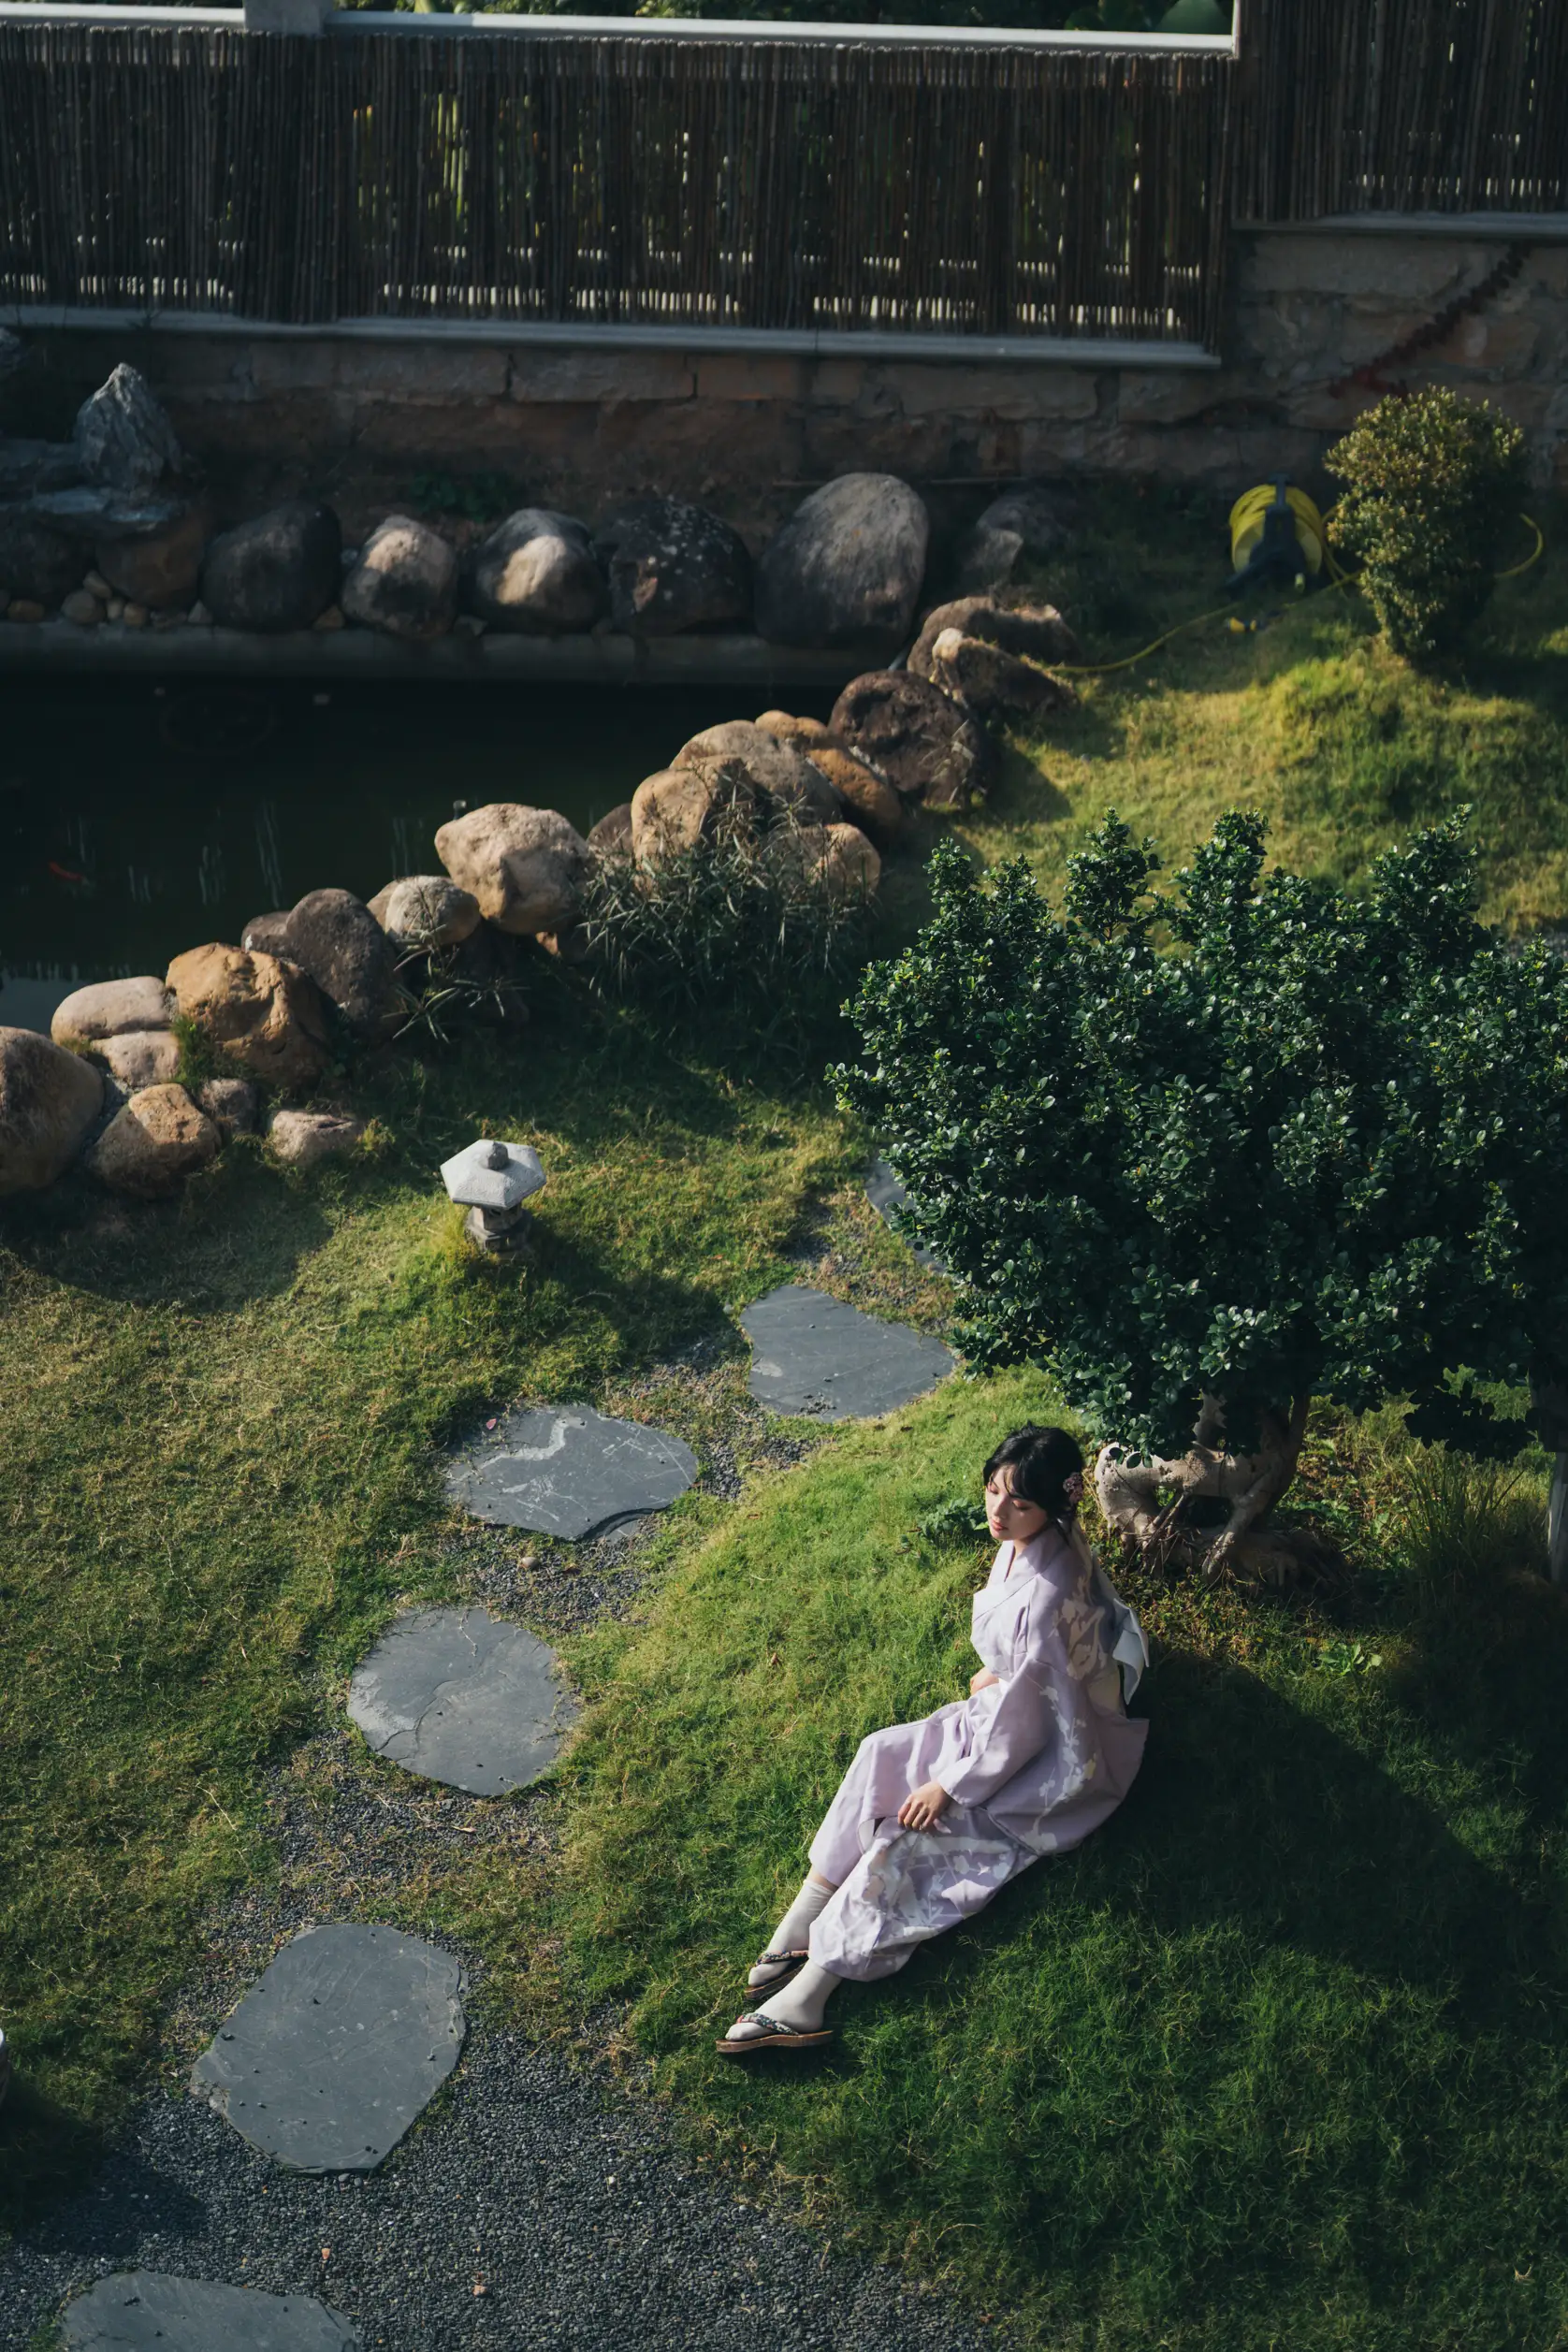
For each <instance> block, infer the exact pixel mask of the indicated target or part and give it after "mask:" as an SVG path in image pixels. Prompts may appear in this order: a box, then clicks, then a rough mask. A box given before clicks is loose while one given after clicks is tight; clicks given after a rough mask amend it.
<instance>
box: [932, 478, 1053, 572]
mask: <svg viewBox="0 0 1568 2352" xmlns="http://www.w3.org/2000/svg"><path fill="white" fill-rule="evenodd" d="M1082 525H1083V501H1082V499H1081V498H1080V497H1079V496H1078V494H1077V493H1076V491H1073V490H1070V489H1068V488H1067V486H1065V485H1064V484H1062V483H1054V482H1021V483H1019V485H1018V486H1017V487H1016V488H1014V489H1010V490H1004V492H1003V493H1002V496H1001V497H1000V498H997V499H993V500H992V501H991V504H990V505H989V506H988V507H987V508H986V510H985V512H984V514H983V515H980V519H979V521H978V522H977V523H976V524H975V526H974V529H973V530H971V531H969V532H968V533H967V535H966V536H965V538H964V539H963V540H962V541H961V542H960V543H959V547H958V551H957V556H956V559H955V562H954V566H953V575H954V584H955V586H956V587H957V588H958V590H959V592H960V593H961V594H968V595H985V594H988V593H991V594H994V593H995V591H996V590H997V589H998V588H1006V587H1007V585H1008V583H1009V580H1010V579H1011V578H1012V575H1013V573H1014V572H1015V570H1016V569H1017V567H1018V564H1019V562H1020V560H1021V559H1028V560H1030V561H1033V562H1037V563H1038V562H1039V561H1041V560H1042V559H1045V558H1046V557H1049V556H1053V555H1055V554H1056V553H1057V552H1058V550H1059V549H1061V548H1063V547H1065V546H1066V545H1067V543H1068V541H1069V540H1071V539H1072V538H1074V537H1075V536H1076V534H1077V533H1078V531H1079V530H1082Z"/></svg>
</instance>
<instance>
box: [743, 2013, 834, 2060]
mask: <svg viewBox="0 0 1568 2352" xmlns="http://www.w3.org/2000/svg"><path fill="white" fill-rule="evenodd" d="M735 2024H736V2025H753V2026H755V2027H756V2031H755V2032H754V2033H748V2034H743V2035H742V2036H741V2038H740V2040H738V2041H736V2040H732V2039H731V2036H730V2034H726V2035H725V2036H724V2039H723V2040H721V2041H716V2042H715V2043H714V2045H713V2046H714V2048H715V2049H716V2050H717V2051H718V2052H719V2055H720V2056H721V2057H725V2058H748V2057H750V2055H751V2054H752V2052H753V2051H754V2050H820V2048H821V2046H822V2044H823V2042H824V2041H832V2040H833V2039H834V2029H833V2027H832V2026H831V2025H818V2026H816V2027H815V2028H814V2029H811V2030H807V2028H806V2027H805V2026H802V2025H782V2024H781V2023H780V2022H779V2020H778V2019H777V2017H744V2018H742V2017H737V2018H736V2020H735ZM731 2031H732V2033H733V2027H732V2029H731Z"/></svg>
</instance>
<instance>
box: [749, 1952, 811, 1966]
mask: <svg viewBox="0 0 1568 2352" xmlns="http://www.w3.org/2000/svg"><path fill="white" fill-rule="evenodd" d="M810 1957H811V1954H810V1953H809V1952H804V1951H802V1952H761V1953H758V1955H757V1957H756V1959H755V1960H754V1961H753V1962H752V1963H751V1965H752V1967H754V1968H781V1967H784V1966H785V1965H786V1963H787V1962H789V1961H791V1960H809V1959H810Z"/></svg>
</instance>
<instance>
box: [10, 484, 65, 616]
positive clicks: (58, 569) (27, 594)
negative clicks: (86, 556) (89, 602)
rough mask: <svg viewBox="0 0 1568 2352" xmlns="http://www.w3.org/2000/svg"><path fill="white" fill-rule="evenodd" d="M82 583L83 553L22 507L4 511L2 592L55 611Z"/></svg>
mask: <svg viewBox="0 0 1568 2352" xmlns="http://www.w3.org/2000/svg"><path fill="white" fill-rule="evenodd" d="M80 579H81V550H80V547H79V546H78V545H77V544H76V542H75V541H74V540H73V539H72V538H71V537H70V536H69V534H68V533H67V532H65V531H64V530H57V529H55V528H54V527H53V526H52V525H51V524H49V523H46V522H44V521H42V520H40V518H39V517H38V516H37V515H29V514H27V513H25V512H24V510H23V509H22V508H21V507H0V589H3V590H4V591H5V593H6V595H7V597H21V598H22V599H23V600H24V601H25V602H26V603H29V604H42V605H43V606H44V607H45V608H46V610H49V611H52V610H53V608H54V606H55V605H56V604H58V603H60V602H61V601H62V599H63V598H65V597H67V596H69V594H70V592H71V590H72V589H73V588H76V587H78V586H79V585H80Z"/></svg>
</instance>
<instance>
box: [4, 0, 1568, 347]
mask: <svg viewBox="0 0 1568 2352" xmlns="http://www.w3.org/2000/svg"><path fill="white" fill-rule="evenodd" d="M1241 5H1242V7H1243V11H1244V13H1243V18H1242V39H1241V54H1240V59H1239V61H1233V60H1232V59H1231V57H1230V56H1229V55H1228V54H1215V53H1214V52H1213V51H1206V52H1203V53H1193V52H1186V53H1183V52H1181V51H1157V50H1154V49H1153V48H1144V49H1142V50H1136V49H1135V50H1131V51H1125V52H1124V51H1109V50H1106V49H1098V50H1094V49H1090V50H1077V49H1071V48H1063V47H1056V48H1052V47H1049V46H1039V45H1030V43H1029V42H1028V41H1027V39H1026V38H1025V37H1024V36H1020V41H1019V45H1018V46H1016V47H1013V46H1010V45H1007V44H1005V43H1002V44H994V45H990V46H983V47H968V48H965V47H964V46H962V45H960V44H957V43H955V42H954V41H952V40H951V39H950V40H949V41H947V42H946V43H944V41H943V37H942V36H941V34H940V32H939V31H933V33H932V34H931V36H930V39H929V41H928V42H926V41H922V42H920V43H908V42H905V43H893V42H881V43H878V41H877V40H876V39H874V38H866V37H864V36H860V35H858V34H857V35H855V36H850V37H842V36H839V35H838V34H836V33H830V32H829V31H828V30H827V29H825V28H824V31H823V35H822V37H821V38H820V39H818V38H815V37H813V38H810V39H806V40H802V39H800V38H794V39H790V40H786V39H783V38H777V39H773V40H770V39H769V38H768V37H767V36H766V32H765V29H763V28H762V27H759V28H757V30H756V31H754V32H750V33H748V35H746V36H741V35H736V36H733V37H731V36H728V34H727V33H726V34H725V35H724V36H721V37H714V38H706V39H703V40H701V41H693V40H681V39H678V38H675V37H661V36H657V35H656V34H653V33H652V29H651V28H645V29H643V30H642V31H641V32H639V34H638V35H637V36H627V35H626V34H624V33H622V32H620V31H618V29H616V28H614V27H613V25H611V24H608V23H607V25H606V30H605V32H604V33H603V35H600V34H598V33H595V34H593V35H591V36H588V35H584V34H582V33H580V32H579V31H575V30H571V31H569V30H565V29H563V30H562V31H561V32H560V33H559V34H553V33H551V34H548V35H547V36H545V35H542V34H541V33H540V32H538V31H533V32H530V36H529V37H516V36H512V35H509V34H508V33H507V32H506V31H504V30H499V29H498V30H497V31H495V32H493V33H492V32H490V31H488V30H487V29H485V30H482V29H481V28H480V27H478V26H476V25H474V24H472V23H469V24H467V25H465V26H464V27H463V30H462V34H461V36H457V35H456V34H454V33H448V32H444V31H443V30H442V29H441V27H440V25H439V23H432V22H431V20H430V19H428V18H423V19H420V20H418V21H417V22H418V27H419V29H418V32H417V34H416V35H415V34H412V33H410V32H402V31H400V32H397V33H393V32H390V31H387V30H385V29H381V28H378V27H375V26H373V25H372V24H370V23H366V24H364V25H363V27H361V26H360V25H359V24H358V23H357V22H356V20H355V19H354V18H353V17H352V16H340V17H339V18H338V19H337V20H336V21H335V22H334V24H333V27H332V30H331V32H330V34H329V35H328V36H324V37H322V38H319V39H312V38H305V37H291V36H282V35H273V34H254V33H253V34H247V33H245V32H243V31H241V30H240V29H238V27H233V28H231V27H229V26H227V25H223V24H217V25H215V24H212V23H211V22H208V23H201V22H193V23H192V24H191V25H189V26H185V25H171V24H169V23H167V22H160V23H155V24H153V23H149V24H147V25H129V26H127V25H125V24H124V23H123V21H122V22H111V23H105V24H101V25H94V23H93V22H91V11H86V12H84V15H85V21H84V19H83V18H78V19H74V20H61V19H57V18H56V19H49V20H40V21H38V22H25V21H23V20H22V18H20V17H19V16H17V15H8V16H7V18H6V19H5V20H4V21H3V22H0V301H4V302H7V303H14V304H22V305H36V304H49V305H53V304H64V305H71V306H116V307H124V306H132V307H137V308H145V309H148V310H155V309H165V310H168V309H178V310H186V311H223V312H232V313H234V314H236V315H239V316H241V317H247V318H254V319H268V320H280V321H285V322H294V323H298V324H301V325H305V324H311V323H312V322H320V321H327V320H332V319H337V318H368V317H376V316H385V317H403V318H419V317H427V318H459V319H461V318H468V319H474V318H487V319H488V318H494V319H498V320H515V321H530V320H532V321H537V322H542V323H543V322H549V323H556V324H561V325H573V324H576V325H581V326H585V327H587V326H645V327H655V326H657V327H693V328H700V327H745V328H750V329H762V330H768V329H788V330H791V331H794V332H800V331H802V330H806V331H811V332H814V333H819V334H820V335H821V336H823V337H824V338H831V337H832V336H833V335H834V334H835V333H840V332H844V331H848V330H860V331H865V330H876V331H880V332H886V333H892V334H897V333H899V332H901V331H902V332H907V333H919V334H922V335H931V334H937V335H941V336H944V337H950V336H951V337H965V336H967V337H980V338H993V337H995V338H1002V337H1006V338H1009V339H1019V338H1072V337H1080V338H1082V337H1089V338H1096V339H1115V340H1117V341H1155V342H1157V341H1179V342H1183V343H1202V344H1204V345H1206V346H1207V347H1209V348H1211V349H1212V348H1214V347H1215V346H1216V341H1217V336H1218V329H1219V319H1220V308H1221V303H1222V300H1223V296H1224V284H1225V269H1226V252H1227V232H1228V228H1229V226H1230V224H1231V220H1232V217H1233V216H1234V217H1235V218H1239V219H1241V221H1244V222H1258V221H1276V222H1277V221H1296V220H1308V219H1315V218H1319V217H1322V216H1323V215H1325V214H1333V213H1338V212H1347V211H1456V212H1458V211H1488V210H1491V211H1552V210H1556V209H1565V208H1568V0H1241ZM405 22H407V21H406V20H405Z"/></svg>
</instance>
